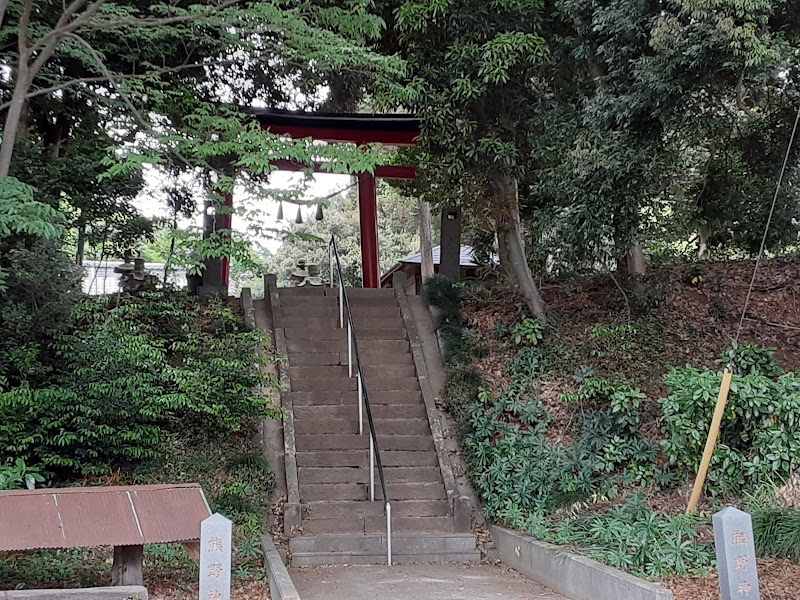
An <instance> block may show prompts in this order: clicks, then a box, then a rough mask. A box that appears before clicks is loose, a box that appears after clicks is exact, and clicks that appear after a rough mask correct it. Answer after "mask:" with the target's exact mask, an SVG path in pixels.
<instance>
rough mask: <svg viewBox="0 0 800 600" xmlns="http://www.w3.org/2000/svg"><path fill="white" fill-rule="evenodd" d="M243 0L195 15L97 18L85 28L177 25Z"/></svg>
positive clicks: (233, 0)
mask: <svg viewBox="0 0 800 600" xmlns="http://www.w3.org/2000/svg"><path fill="white" fill-rule="evenodd" d="M242 2H243V0H225V1H224V2H220V3H219V4H217V5H214V6H210V7H209V8H208V9H207V10H205V11H203V12H202V13H199V14H196V15H180V16H175V17H162V18H158V19H156V18H133V19H119V20H115V21H107V20H98V21H91V22H88V23H86V24H85V28H86V29H95V30H96V29H112V28H117V27H163V26H165V25H179V24H181V23H191V22H193V21H197V20H199V19H202V18H204V17H208V16H210V15H212V14H214V13H215V12H216V11H218V10H222V9H225V8H228V7H230V6H233V5H234V4H241V3H242Z"/></svg>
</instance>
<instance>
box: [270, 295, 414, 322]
mask: <svg viewBox="0 0 800 600" xmlns="http://www.w3.org/2000/svg"><path fill="white" fill-rule="evenodd" d="M350 308H351V312H352V313H353V323H354V324H355V326H356V327H358V319H359V318H363V317H369V318H371V319H397V318H399V317H400V307H399V306H397V305H396V304H394V305H390V304H365V305H363V306H355V305H352V306H351V307H350ZM345 313H346V311H345ZM281 315H282V316H283V317H284V318H315V319H331V318H333V319H338V318H339V307H338V306H337V305H336V304H335V303H333V302H331V303H329V304H320V305H316V304H302V303H295V302H294V300H292V303H291V304H290V305H288V306H283V305H281ZM345 323H347V314H345ZM284 326H285V324H284Z"/></svg>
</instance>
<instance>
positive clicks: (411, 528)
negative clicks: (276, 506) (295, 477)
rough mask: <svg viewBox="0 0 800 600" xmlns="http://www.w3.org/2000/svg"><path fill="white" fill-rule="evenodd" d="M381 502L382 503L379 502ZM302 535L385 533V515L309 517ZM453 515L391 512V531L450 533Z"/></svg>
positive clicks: (304, 522) (303, 527)
mask: <svg viewBox="0 0 800 600" xmlns="http://www.w3.org/2000/svg"><path fill="white" fill-rule="evenodd" d="M381 504H382V503H381ZM302 530H303V534H304V535H314V534H325V533H352V534H359V533H385V532H386V517H371V518H358V517H355V518H342V519H309V520H304V521H303V525H302ZM452 531H453V517H396V516H395V515H394V512H393V513H392V532H393V533H452Z"/></svg>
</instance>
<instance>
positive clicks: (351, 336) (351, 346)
mask: <svg viewBox="0 0 800 600" xmlns="http://www.w3.org/2000/svg"><path fill="white" fill-rule="evenodd" d="M328 259H329V261H330V268H331V271H330V273H331V287H333V283H334V277H333V275H334V265H335V267H336V271H335V272H336V274H337V275H338V280H337V283H338V287H339V327H340V328H342V329H343V328H344V323H345V319H344V317H345V312H346V314H347V369H348V374H349V376H350V377H353V355H355V359H356V363H355V366H356V374H355V376H356V378H357V381H358V434H359V435H363V433H364V409H366V412H367V424H368V425H369V433H370V436H369V499H370V501H373V502H374V501H375V466H376V465H377V467H378V477H379V478H380V483H381V491H382V492H383V500H384V502H385V508H386V562H387V564H389V565H391V564H392V503H391V502H390V501H389V494H388V493H387V491H386V477H385V475H384V472H383V462H382V461H381V452H380V449H379V448H378V437H377V435H376V434H375V422H374V421H373V419H372V409H371V407H370V404H369V394H367V386H366V385H365V384H364V375H363V373H364V370H363V369H362V367H361V354H360V353H359V352H358V337H357V336H356V330H355V326H354V325H353V313H352V311H351V310H350V301H349V300H348V298H347V292H346V291H345V289H344V281H343V278H342V263H341V261H340V259H339V248H338V247H337V245H336V237H335V236H331V241H330V242H329V243H328Z"/></svg>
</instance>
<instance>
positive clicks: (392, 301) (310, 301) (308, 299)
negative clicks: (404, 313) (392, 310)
mask: <svg viewBox="0 0 800 600" xmlns="http://www.w3.org/2000/svg"><path fill="white" fill-rule="evenodd" d="M284 300H285V301H286V302H285V305H286V306H315V307H316V306H325V307H328V306H334V307H336V309H337V310H338V309H339V297H338V296H317V295H313V294H301V295H297V296H290V297H288V298H284ZM347 301H348V302H349V303H350V308H351V310H352V311H353V312H355V310H356V309H357V308H361V307H362V306H397V298H395V296H394V294H392V295H391V296H373V295H371V294H370V295H363V296H362V295H358V294H356V295H354V296H350V295H348V296H347ZM281 306H284V302H283V301H282V302H281Z"/></svg>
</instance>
